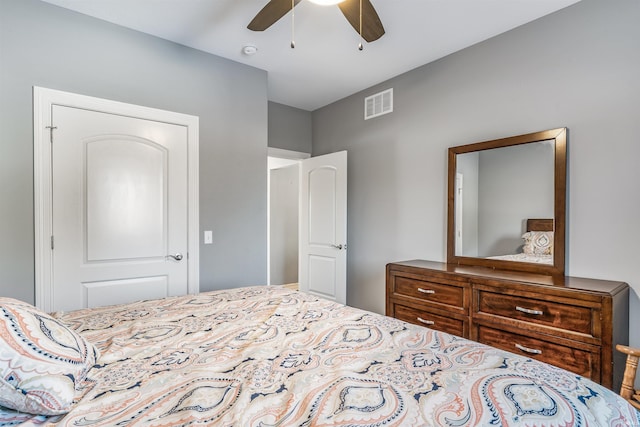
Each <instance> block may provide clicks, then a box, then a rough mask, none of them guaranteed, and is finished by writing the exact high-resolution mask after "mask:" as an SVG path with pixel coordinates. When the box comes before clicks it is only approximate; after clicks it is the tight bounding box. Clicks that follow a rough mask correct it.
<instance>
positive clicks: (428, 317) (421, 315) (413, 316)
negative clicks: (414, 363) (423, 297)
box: [393, 304, 465, 337]
mask: <svg viewBox="0 0 640 427" xmlns="http://www.w3.org/2000/svg"><path fill="white" fill-rule="evenodd" d="M393 317H395V318H396V319H400V320H404V321H405V322H409V323H415V324H416V325H420V326H426V327H428V328H431V329H436V330H438V331H442V332H447V333H449V334H453V335H457V336H460V337H462V336H464V335H465V322H464V320H460V319H455V318H452V317H447V316H441V315H439V314H435V313H431V312H428V311H424V310H418V309H415V308H412V307H407V306H405V305H401V304H394V316H393Z"/></svg>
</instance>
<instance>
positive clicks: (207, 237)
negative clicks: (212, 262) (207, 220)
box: [204, 230, 213, 245]
mask: <svg viewBox="0 0 640 427" xmlns="http://www.w3.org/2000/svg"><path fill="white" fill-rule="evenodd" d="M212 243H213V232H212V231H211V230H206V231H205V232H204V244H205V245H210V244H212Z"/></svg>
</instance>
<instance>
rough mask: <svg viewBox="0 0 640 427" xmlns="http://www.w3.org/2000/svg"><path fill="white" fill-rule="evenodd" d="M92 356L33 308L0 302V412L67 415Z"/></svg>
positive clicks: (66, 329)
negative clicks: (7, 410) (5, 410)
mask: <svg viewBox="0 0 640 427" xmlns="http://www.w3.org/2000/svg"><path fill="white" fill-rule="evenodd" d="M97 358H98V351H97V350H96V348H95V347H94V346H93V344H91V343H90V342H88V341H87V340H85V339H84V338H83V337H82V336H81V335H80V334H78V333H77V332H75V331H73V330H72V329H70V328H69V327H67V326H66V325H64V324H63V323H62V322H60V321H59V320H56V319H54V318H52V317H51V316H49V315H47V314H46V313H43V312H41V311H40V310H38V309H37V308H35V307H34V306H32V305H30V304H27V303H25V302H22V301H18V300H15V299H12V298H1V297H0V406H4V407H7V408H10V409H14V410H16V411H21V412H26V413H30V414H35V415H59V414H64V413H67V412H69V410H70V409H71V407H72V406H73V403H74V398H75V394H76V386H77V385H78V384H79V383H80V382H81V381H82V380H84V378H85V376H86V374H87V371H88V370H89V369H90V368H91V367H92V366H93V365H94V364H95V363H96V359H97Z"/></svg>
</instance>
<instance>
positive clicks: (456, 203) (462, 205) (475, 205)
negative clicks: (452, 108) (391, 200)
mask: <svg viewBox="0 0 640 427" xmlns="http://www.w3.org/2000/svg"><path fill="white" fill-rule="evenodd" d="M566 164H567V129H566V128H558V129H551V130H545V131H542V132H535V133H530V134H526V135H519V136H513V137H509V138H502V139H496V140H492V141H485V142H478V143H475V144H468V145H461V146H458V147H451V148H449V176H448V212H447V262H449V263H453V264H460V265H479V266H485V267H491V268H501V269H506V270H517V271H529V272H535V273H547V274H554V275H555V274H564V261H565V221H566V218H565V215H566V200H565V196H566Z"/></svg>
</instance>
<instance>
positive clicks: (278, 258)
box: [269, 163, 300, 285]
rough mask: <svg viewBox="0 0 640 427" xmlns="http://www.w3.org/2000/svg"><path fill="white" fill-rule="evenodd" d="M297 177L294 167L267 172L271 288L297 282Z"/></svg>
mask: <svg viewBox="0 0 640 427" xmlns="http://www.w3.org/2000/svg"><path fill="white" fill-rule="evenodd" d="M299 174H300V165H299V164H297V163H296V164H293V165H290V166H285V167H280V168H275V169H271V170H270V177H269V186H270V190H271V191H270V192H269V198H270V200H269V201H270V203H269V209H270V215H269V220H270V229H269V233H270V234H269V245H270V252H269V256H270V260H269V267H270V268H269V284H270V285H283V284H287V283H297V282H298V200H299V197H298V194H299V190H300V180H299Z"/></svg>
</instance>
